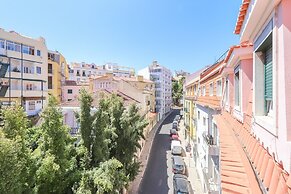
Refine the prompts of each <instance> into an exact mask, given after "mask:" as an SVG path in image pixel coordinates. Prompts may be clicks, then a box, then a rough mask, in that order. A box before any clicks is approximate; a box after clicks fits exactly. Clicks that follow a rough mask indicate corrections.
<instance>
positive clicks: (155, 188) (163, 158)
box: [139, 109, 180, 194]
mask: <svg viewBox="0 0 291 194" xmlns="http://www.w3.org/2000/svg"><path fill="white" fill-rule="evenodd" d="M179 113H180V110H178V109H176V110H174V111H173V112H172V113H171V114H170V115H169V116H168V117H167V118H166V119H165V120H164V122H163V123H162V125H161V127H160V128H159V129H158V131H157V134H156V136H155V139H154V142H153V145H152V149H151V153H150V156H149V160H148V165H147V168H146V171H145V174H144V177H143V180H142V182H141V185H140V189H139V194H168V193H173V180H172V176H173V174H172V167H171V150H170V149H171V148H170V143H171V139H170V136H169V131H170V129H171V127H172V122H173V120H174V118H175V116H176V115H177V114H179Z"/></svg>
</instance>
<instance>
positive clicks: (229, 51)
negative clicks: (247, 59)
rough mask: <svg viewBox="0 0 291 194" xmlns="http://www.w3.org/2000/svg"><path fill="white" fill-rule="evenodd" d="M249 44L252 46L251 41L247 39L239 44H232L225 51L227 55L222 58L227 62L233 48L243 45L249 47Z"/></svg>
mask: <svg viewBox="0 0 291 194" xmlns="http://www.w3.org/2000/svg"><path fill="white" fill-rule="evenodd" d="M249 46H253V43H250V42H248V41H246V42H242V43H241V44H240V45H233V46H232V47H230V48H229V50H228V52H227V55H226V57H225V59H224V62H225V63H227V62H228V60H229V58H230V56H231V54H232V52H233V50H234V49H236V48H243V47H249Z"/></svg>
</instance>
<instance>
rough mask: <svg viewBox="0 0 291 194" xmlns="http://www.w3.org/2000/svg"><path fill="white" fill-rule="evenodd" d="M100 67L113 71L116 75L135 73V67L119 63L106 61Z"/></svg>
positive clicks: (128, 75) (129, 75)
mask: <svg viewBox="0 0 291 194" xmlns="http://www.w3.org/2000/svg"><path fill="white" fill-rule="evenodd" d="M99 68H100V69H103V70H105V71H106V72H108V73H112V74H113V76H116V77H131V76H134V75H135V71H134V68H131V67H127V66H120V65H118V64H117V63H106V64H105V65H103V66H99Z"/></svg>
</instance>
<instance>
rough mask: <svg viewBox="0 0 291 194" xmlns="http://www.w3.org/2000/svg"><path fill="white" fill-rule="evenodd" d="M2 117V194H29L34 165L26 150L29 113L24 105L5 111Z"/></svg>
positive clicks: (32, 181)
mask: <svg viewBox="0 0 291 194" xmlns="http://www.w3.org/2000/svg"><path fill="white" fill-rule="evenodd" d="M1 115H2V127H1V128H0V136H1V137H0V139H1V140H0V142H1V144H0V150H1V154H0V160H1V162H0V169H1V170H0V171H1V172H0V174H1V176H0V177H1V180H0V182H1V186H0V187H1V188H0V193H30V192H31V188H32V185H33V183H34V176H33V174H34V172H35V163H34V160H33V158H32V157H31V150H30V149H29V147H27V140H26V134H27V131H28V120H27V117H26V114H25V113H24V110H23V108H22V107H21V106H19V105H16V106H10V107H7V108H5V109H2V110H1ZM3 186H4V187H3Z"/></svg>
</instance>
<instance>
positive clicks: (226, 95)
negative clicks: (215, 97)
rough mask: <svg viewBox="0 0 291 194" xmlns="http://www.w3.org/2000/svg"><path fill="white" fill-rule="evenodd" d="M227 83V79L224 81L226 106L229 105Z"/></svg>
mask: <svg viewBox="0 0 291 194" xmlns="http://www.w3.org/2000/svg"><path fill="white" fill-rule="evenodd" d="M228 88H229V82H228V78H227V79H226V80H225V104H226V105H228V103H229V91H228V90H229V89H228Z"/></svg>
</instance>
